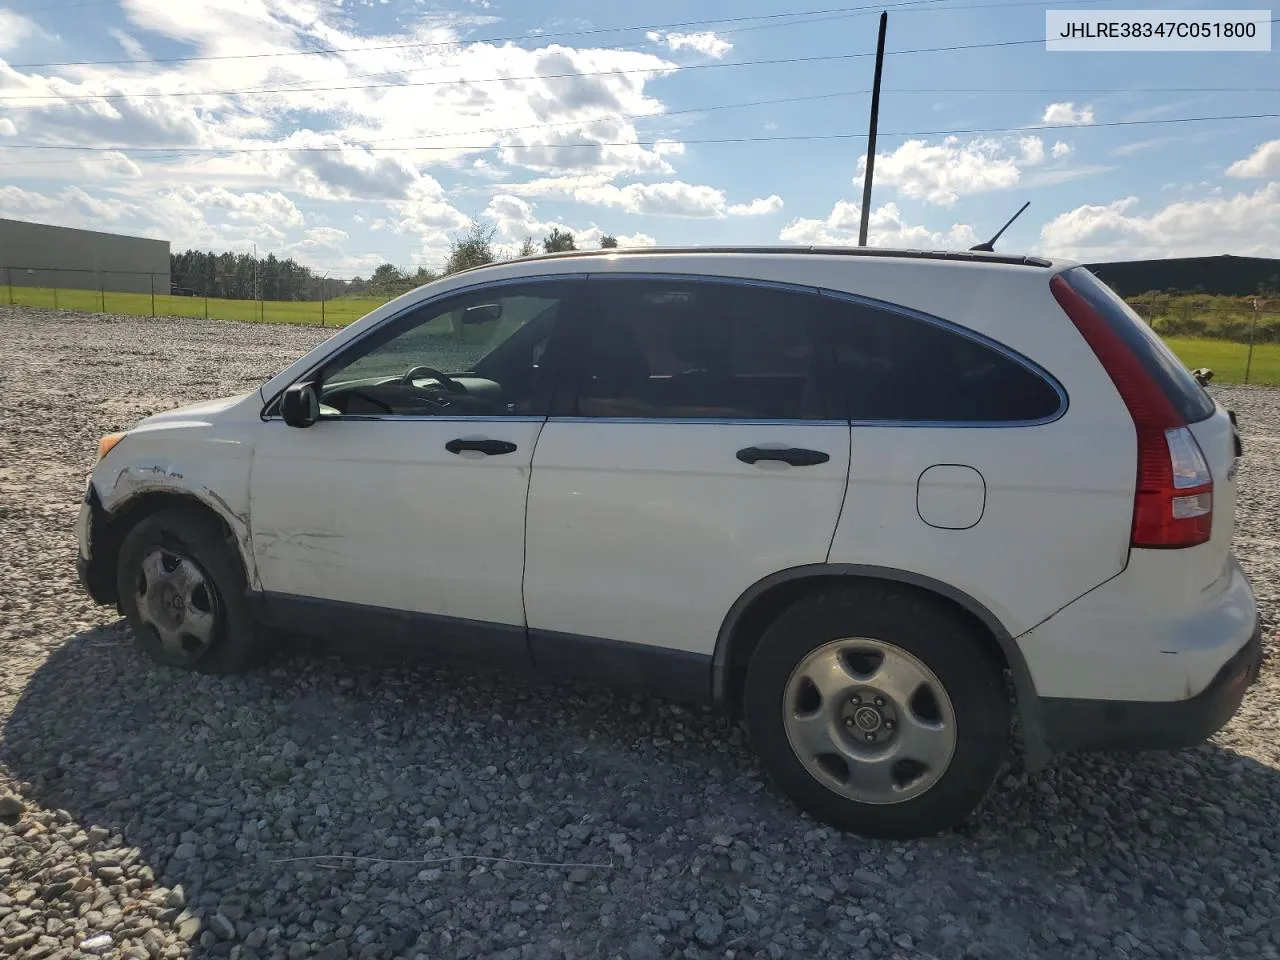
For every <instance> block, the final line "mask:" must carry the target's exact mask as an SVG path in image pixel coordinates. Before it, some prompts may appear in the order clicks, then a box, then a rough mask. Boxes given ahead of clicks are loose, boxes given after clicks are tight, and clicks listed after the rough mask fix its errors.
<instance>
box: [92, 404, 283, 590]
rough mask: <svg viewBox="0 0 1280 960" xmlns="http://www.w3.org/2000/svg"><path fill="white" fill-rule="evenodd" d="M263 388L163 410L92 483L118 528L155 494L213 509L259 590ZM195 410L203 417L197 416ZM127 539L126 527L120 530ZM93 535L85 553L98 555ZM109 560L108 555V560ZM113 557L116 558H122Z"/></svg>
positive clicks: (106, 517) (104, 515)
mask: <svg viewBox="0 0 1280 960" xmlns="http://www.w3.org/2000/svg"><path fill="white" fill-rule="evenodd" d="M257 400H258V395H257V393H256V391H255V392H254V393H252V394H246V395H244V396H242V397H239V398H231V399H230V400H224V401H217V402H215V403H210V404H203V405H200V406H197V407H191V408H186V410H179V411H173V412H171V413H165V414H160V415H158V416H156V417H152V418H148V419H147V420H144V421H142V422H141V423H140V424H138V426H137V427H135V428H134V429H133V430H131V431H129V432H128V433H127V434H126V436H125V438H124V439H123V440H122V441H121V442H120V443H119V444H118V445H117V446H116V447H115V448H113V449H112V450H111V452H110V453H108V454H107V455H106V457H104V458H103V459H102V460H101V461H100V462H99V463H98V464H97V465H96V466H95V467H94V469H93V472H92V473H91V475H90V484H91V485H92V490H93V493H94V494H95V495H96V500H97V504H98V506H99V509H100V512H101V520H102V521H103V522H104V523H105V525H106V526H110V525H111V523H112V521H113V519H114V518H122V517H126V516H127V515H128V514H129V513H130V512H131V511H132V510H133V508H134V507H135V506H137V505H138V504H139V503H140V501H143V500H145V499H146V498H147V497H150V496H154V495H157V494H159V495H165V496H168V497H180V498H183V499H186V500H189V501H192V502H194V503H198V504H200V505H201V506H203V507H204V508H206V509H208V510H210V511H212V512H213V513H214V514H216V515H217V516H218V517H219V518H221V519H222V521H223V522H224V523H225V524H226V526H227V528H228V529H229V530H230V531H231V535H232V537H233V538H234V539H235V543H236V548H237V550H238V551H239V553H240V557H241V560H242V562H243V563H244V569H245V576H246V580H247V582H248V585H249V587H250V589H257V585H258V573H257V569H256V566H255V564H254V561H253V549H252V533H251V526H250V518H249V502H250V501H249V480H250V474H251V472H252V465H253V450H254V439H255V436H256V431H255V430H254V427H256V426H260V424H261V421H260V420H259V419H258V416H257ZM191 414H201V416H192V415H191ZM115 533H116V534H117V535H118V536H123V531H119V530H117V531H115ZM98 535H100V532H98V531H94V532H89V533H87V535H86V537H85V540H88V541H90V542H88V543H86V542H84V541H82V544H81V553H82V559H83V561H85V562H90V561H93V562H96V561H97V560H98V559H99V558H95V557H92V555H91V551H92V541H93V540H95V539H97V536H98ZM104 559H105V558H104ZM108 562H111V563H114V558H111V559H110V560H109V561H108Z"/></svg>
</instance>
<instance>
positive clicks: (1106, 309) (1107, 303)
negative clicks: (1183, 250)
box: [1062, 267, 1216, 423]
mask: <svg viewBox="0 0 1280 960" xmlns="http://www.w3.org/2000/svg"><path fill="white" fill-rule="evenodd" d="M1062 277H1063V279H1064V280H1066V281H1067V283H1069V284H1071V289H1072V290H1074V291H1075V292H1076V293H1078V294H1080V296H1082V297H1084V298H1085V299H1086V300H1088V301H1089V305H1090V306H1092V307H1093V309H1094V310H1096V311H1098V315H1099V316H1101V317H1102V318H1103V319H1104V320H1105V321H1107V323H1109V324H1110V325H1111V329H1112V330H1113V331H1114V332H1115V334H1116V336H1118V337H1119V338H1120V339H1121V340H1122V341H1123V342H1124V344H1125V346H1127V347H1128V348H1129V349H1130V350H1131V351H1133V354H1134V356H1136V357H1137V358H1138V361H1139V362H1140V363H1141V364H1142V366H1143V367H1144V368H1145V369H1146V371H1147V373H1148V374H1150V375H1151V378H1152V379H1153V380H1155V382H1156V383H1158V384H1159V385H1160V388H1161V389H1162V390H1163V391H1164V395H1165V396H1166V397H1168V398H1169V402H1170V403H1172V404H1173V407H1174V409H1175V410H1177V411H1178V413H1179V414H1180V415H1181V416H1182V418H1183V419H1184V420H1185V421H1186V422H1187V423H1196V422H1197V421H1199V420H1204V419H1206V418H1207V417H1211V416H1213V412H1214V410H1215V409H1216V407H1215V406H1214V403H1213V398H1212V397H1210V396H1209V394H1208V393H1207V392H1205V389H1204V387H1202V386H1200V384H1198V383H1196V378H1195V377H1193V376H1192V375H1191V371H1190V370H1188V369H1187V368H1186V366H1185V365H1184V364H1183V363H1182V361H1181V360H1179V359H1178V358H1177V357H1176V356H1174V353H1173V351H1172V350H1170V349H1169V348H1168V347H1167V346H1165V344H1164V341H1163V340H1161V339H1160V337H1159V336H1158V335H1157V334H1156V332H1155V331H1154V330H1152V329H1151V328H1150V327H1149V326H1147V324H1146V323H1145V322H1144V321H1143V319H1142V318H1141V317H1140V316H1138V315H1137V314H1136V313H1134V312H1133V310H1131V309H1130V308H1129V305H1128V304H1127V303H1125V302H1124V301H1123V300H1121V299H1120V297H1118V296H1117V295H1116V294H1115V292H1114V291H1113V290H1112V289H1111V288H1110V287H1108V286H1107V285H1106V284H1105V283H1103V282H1102V281H1101V280H1099V279H1098V278H1097V277H1095V276H1094V275H1093V274H1092V273H1090V272H1089V271H1088V270H1087V269H1085V268H1084V267H1073V268H1072V269H1070V270H1067V271H1065V272H1064V273H1063V274H1062Z"/></svg>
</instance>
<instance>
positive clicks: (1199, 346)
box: [1165, 337, 1280, 387]
mask: <svg viewBox="0 0 1280 960" xmlns="http://www.w3.org/2000/svg"><path fill="white" fill-rule="evenodd" d="M1165 343H1167V344H1169V346H1170V347H1172V348H1173V352H1174V353H1176V354H1177V355H1178V359H1179V360H1181V361H1182V362H1183V363H1185V364H1186V365H1187V366H1188V367H1190V368H1191V369H1192V370H1194V369H1195V368H1196V367H1208V368H1209V369H1210V370H1212V371H1213V382H1214V383H1244V368H1245V361H1246V358H1247V357H1248V356H1249V345H1248V344H1245V343H1234V342H1233V341H1231V340H1201V339H1197V338H1195V337H1167V338H1165ZM1249 382H1250V383H1254V384H1259V385H1261V386H1269V387H1274V386H1280V343H1259V344H1255V345H1254V348H1253V363H1252V364H1251V365H1250V368H1249Z"/></svg>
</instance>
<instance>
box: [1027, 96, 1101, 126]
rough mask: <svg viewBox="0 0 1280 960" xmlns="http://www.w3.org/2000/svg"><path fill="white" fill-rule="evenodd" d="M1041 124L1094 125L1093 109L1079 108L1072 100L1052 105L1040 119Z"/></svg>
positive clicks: (1046, 108)
mask: <svg viewBox="0 0 1280 960" xmlns="http://www.w3.org/2000/svg"><path fill="white" fill-rule="evenodd" d="M1040 122H1041V123H1053V124H1064V123H1065V124H1071V125H1072V126H1087V125H1088V124H1091V123H1093V107H1079V108H1077V107H1076V105H1075V103H1074V101H1071V100H1067V101H1065V102H1063V103H1051V104H1049V105H1048V106H1047V107H1045V108H1044V115H1043V116H1042V117H1041V118H1040Z"/></svg>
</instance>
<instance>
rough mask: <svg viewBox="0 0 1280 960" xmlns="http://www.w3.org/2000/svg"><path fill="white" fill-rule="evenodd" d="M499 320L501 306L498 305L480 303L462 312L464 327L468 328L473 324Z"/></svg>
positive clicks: (500, 317)
mask: <svg viewBox="0 0 1280 960" xmlns="http://www.w3.org/2000/svg"><path fill="white" fill-rule="evenodd" d="M501 319H502V304H500V303H480V304H476V305H475V306H474V307H467V309H466V310H464V311H462V323H463V325H464V326H470V325H471V324H473V323H492V322H493V321H494V320H501Z"/></svg>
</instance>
